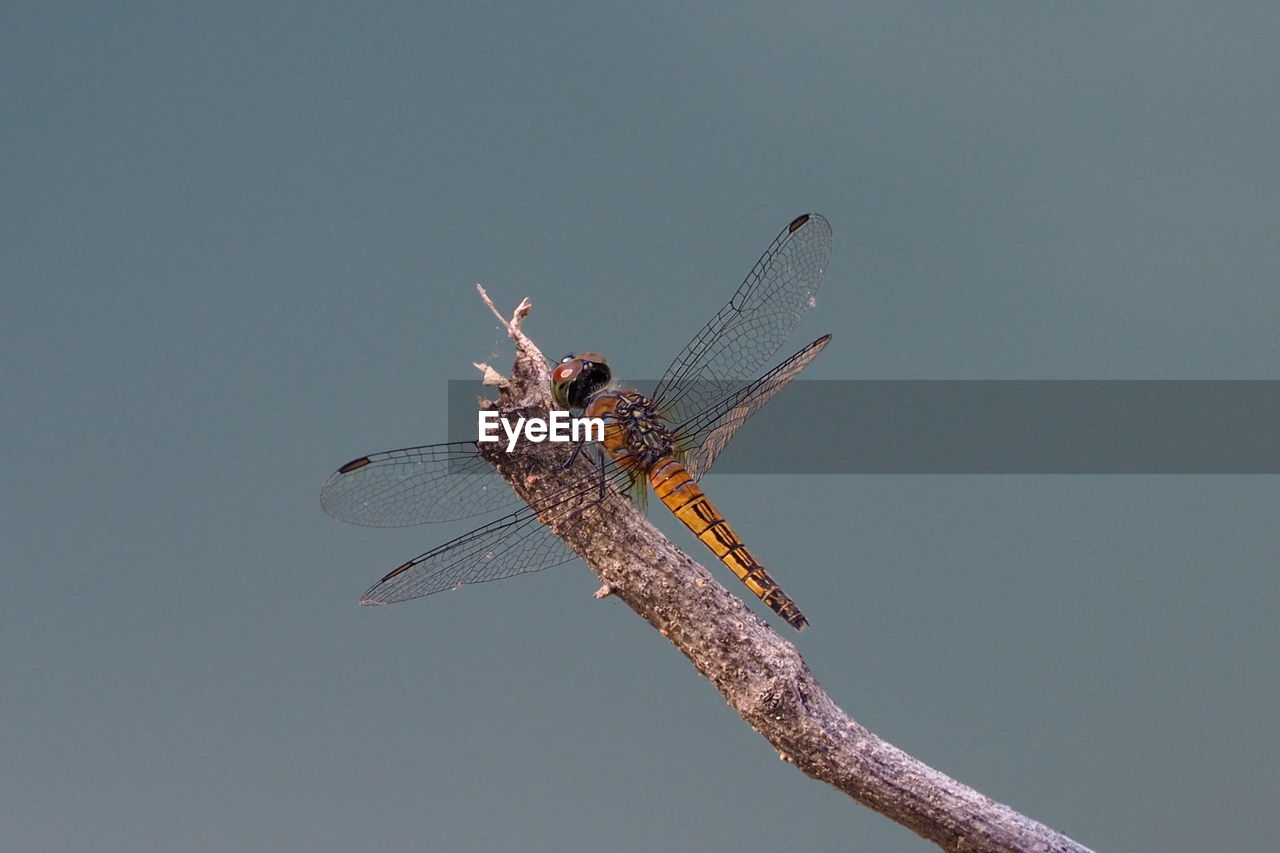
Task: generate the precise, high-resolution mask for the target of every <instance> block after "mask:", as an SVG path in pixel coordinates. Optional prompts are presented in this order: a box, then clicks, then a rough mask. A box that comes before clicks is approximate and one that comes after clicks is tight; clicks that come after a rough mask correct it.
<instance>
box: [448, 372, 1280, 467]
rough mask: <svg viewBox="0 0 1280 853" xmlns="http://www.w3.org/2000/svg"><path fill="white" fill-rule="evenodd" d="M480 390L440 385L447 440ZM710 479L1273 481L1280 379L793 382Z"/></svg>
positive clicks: (458, 433)
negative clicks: (1145, 477) (1209, 477)
mask: <svg viewBox="0 0 1280 853" xmlns="http://www.w3.org/2000/svg"><path fill="white" fill-rule="evenodd" d="M654 384H655V383H653V382H648V383H634V384H630V385H629V386H628V387H633V388H637V389H639V390H641V391H647V390H651V389H652V388H653V386H654ZM734 387H736V386H726V393H727V392H728V391H729V390H732V389H733V388H734ZM482 390H484V389H482V388H481V386H480V384H479V383H478V382H462V381H454V382H450V383H449V427H450V439H451V440H464V439H471V440H474V439H475V436H476V403H475V401H476V398H477V397H478V396H481V392H482ZM491 393H492V392H490V394H491ZM714 472H715V473H717V474H1278V473H1280V381H1274V380H1204V381H1201V380H1173V381H1169V380H848V381H823V380H813V381H807V380H797V381H795V382H793V383H792V384H791V385H789V386H788V387H787V388H786V390H784V391H783V392H782V393H781V394H779V395H778V397H777V398H776V399H775V400H773V401H772V402H771V403H769V405H767V406H765V407H764V408H763V409H761V410H760V411H759V412H758V413H756V414H755V415H754V416H753V417H752V418H751V420H750V421H749V422H748V423H747V424H745V425H744V426H743V427H742V429H741V430H740V431H739V432H738V433H737V434H736V435H735V436H734V438H733V441H732V442H731V443H730V444H729V446H728V448H727V449H726V450H725V451H724V453H723V454H721V456H720V457H719V458H718V459H717V461H716V464H715V468H714Z"/></svg>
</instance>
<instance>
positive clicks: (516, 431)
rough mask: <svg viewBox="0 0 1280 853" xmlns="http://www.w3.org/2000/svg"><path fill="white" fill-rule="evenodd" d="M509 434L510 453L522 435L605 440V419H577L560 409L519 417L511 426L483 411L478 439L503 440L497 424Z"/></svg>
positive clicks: (541, 437) (553, 439)
mask: <svg viewBox="0 0 1280 853" xmlns="http://www.w3.org/2000/svg"><path fill="white" fill-rule="evenodd" d="M499 424H501V426H502V431H503V432H505V433H506V434H507V452H508V453H510V452H511V451H513V450H515V449H516V442H517V441H518V440H519V438H520V436H521V435H522V434H523V435H524V437H525V438H526V439H528V440H529V441H535V442H537V441H572V442H574V443H575V444H576V443H579V442H582V441H604V419H603V418H575V417H573V416H572V415H571V414H569V413H568V412H565V411H561V410H557V411H554V412H552V413H551V417H550V418H516V422H515V424H514V425H512V423H511V421H510V420H508V419H507V418H504V417H502V416H500V415H499V414H498V413H497V412H481V413H480V420H479V431H478V437H477V439H476V440H477V441H501V440H502V436H501V435H499V434H498V426H499Z"/></svg>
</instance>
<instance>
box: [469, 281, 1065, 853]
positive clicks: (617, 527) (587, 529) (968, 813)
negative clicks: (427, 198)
mask: <svg viewBox="0 0 1280 853" xmlns="http://www.w3.org/2000/svg"><path fill="white" fill-rule="evenodd" d="M477 288H478V289H479V290H480V293H481V296H482V298H483V299H484V301H485V303H486V304H487V305H489V307H490V309H491V310H493V311H494V314H495V315H497V316H498V317H499V319H500V320H501V321H502V322H503V324H504V325H505V326H506V327H507V332H508V334H509V335H510V336H511V338H512V339H513V340H514V341H515V342H516V350H517V352H516V361H515V365H514V368H513V370H512V374H511V376H510V377H496V378H495V379H494V381H495V382H496V384H497V385H498V387H499V388H500V389H501V398H500V400H499V402H498V407H499V408H500V409H502V410H503V411H510V410H512V409H521V410H527V409H531V410H533V411H532V412H531V413H537V412H538V411H540V412H541V413H542V415H544V416H545V414H546V410H547V408H548V406H549V404H550V394H549V390H548V389H549V375H550V374H549V368H548V365H547V361H546V358H545V357H544V356H543V355H542V353H541V352H540V351H539V350H538V348H537V347H536V346H534V344H533V342H532V341H530V340H529V338H528V337H526V336H525V335H524V333H523V332H522V331H521V330H520V324H521V321H522V320H523V319H524V317H525V316H526V315H527V314H528V313H529V308H530V305H529V302H528V300H525V301H524V302H522V303H521V304H520V307H519V308H517V309H516V311H515V313H514V315H513V316H512V318H511V319H510V320H506V319H505V318H503V317H502V316H501V315H500V314H498V312H497V310H496V309H494V308H493V303H492V302H490V301H489V298H488V296H487V295H486V294H485V293H484V289H483V288H481V287H480V286H479V285H477ZM477 367H482V368H487V366H485V365H477ZM487 369H488V372H489V374H492V373H493V371H492V368H487ZM513 459H518V457H512V456H510V455H508V454H505V453H495V454H492V455H490V461H492V462H493V463H494V465H495V467H497V469H498V471H499V472H500V473H501V474H502V476H503V477H504V478H505V479H506V480H507V481H508V482H509V483H511V485H512V487H513V488H514V489H515V490H516V492H517V493H518V494H520V496H521V497H522V498H525V499H526V500H531V499H533V500H536V499H537V498H538V497H539V496H542V495H547V494H552V493H553V492H554V490H556V489H558V488H561V487H563V486H565V485H567V484H568V483H569V482H571V481H572V480H574V479H575V478H576V477H578V476H581V473H582V471H583V469H582V468H581V467H579V466H580V465H584V464H586V465H589V463H586V462H585V460H583V459H579V460H578V465H575V467H574V468H572V469H568V470H565V471H554V472H552V473H551V474H549V475H546V476H540V477H530V476H529V472H528V469H527V467H524V466H521V465H519V464H518V463H516V462H514V461H513ZM575 472H577V473H575ZM591 515H592V516H593V518H592V523H591V524H560V525H556V526H555V532H556V533H557V534H558V535H559V536H561V538H563V539H564V540H565V541H566V542H567V543H568V544H569V546H570V547H572V548H573V550H574V551H575V552H577V554H578V555H579V556H581V557H582V559H583V560H584V561H585V562H586V564H587V565H588V566H589V567H590V568H591V570H592V571H594V572H595V573H596V574H597V575H599V576H600V579H601V580H602V581H603V582H604V586H603V587H602V588H601V590H600V591H599V592H597V597H601V596H603V595H608V594H612V595H614V596H616V597H618V598H619V599H621V600H622V601H623V602H625V603H626V604H627V606H628V607H630V608H631V609H632V610H634V611H635V612H636V613H638V614H639V615H640V616H641V617H642V618H643V619H644V620H645V621H646V622H648V623H649V624H650V625H652V626H653V627H654V628H656V629H657V630H658V632H659V633H661V634H662V635H663V636H664V637H666V638H667V639H668V640H670V641H671V642H672V643H673V644H674V645H675V646H676V648H678V649H679V650H680V651H681V652H682V653H683V654H684V655H685V656H686V657H687V658H689V660H690V661H691V662H692V663H693V665H694V667H695V668H696V669H697V670H698V672H700V673H702V675H703V676H705V677H706V678H707V679H708V680H709V681H710V682H711V683H712V684H714V685H715V687H716V689H717V690H719V691H720V693H721V695H723V696H724V697H725V700H726V701H727V702H728V703H729V705H730V706H731V707H732V708H733V709H734V710H735V711H737V712H738V714H739V716H741V717H742V719H743V720H745V721H746V723H747V724H748V725H749V726H751V728H753V729H755V730H756V731H757V732H759V733H760V735H761V736H763V737H764V738H765V739H766V740H767V741H769V743H770V744H772V745H773V747H774V748H775V749H776V750H777V751H778V754H779V756H780V757H781V758H783V759H784V760H786V761H789V762H791V763H793V764H794V765H795V766H796V767H797V768H799V769H800V770H801V771H802V772H804V773H805V774H806V775H808V776H811V777H813V778H814V779H818V780H820V781H822V782H826V783H827V784H829V785H833V786H835V787H836V788H838V789H840V790H841V791H843V792H844V793H846V794H848V795H849V796H850V797H852V798H853V799H855V800H857V801H858V802H859V803H862V804H863V805H865V806H867V807H868V808H871V809H874V810H875V811H877V812H879V813H880V814H882V815H884V816H885V817H888V818H890V819H891V820H894V821H896V822H897V823H900V824H902V825H903V826H905V827H907V828H908V829H910V830H912V831H913V832H915V833H917V834H919V835H920V836H922V837H923V838H926V839H928V840H930V841H933V842H935V843H936V844H937V845H938V846H939V847H941V848H942V849H944V850H952V851H1044V852H1045V853H1049V851H1054V853H1059V852H1060V853H1067V852H1068V851H1070V852H1071V853H1089V851H1088V848H1086V847H1084V846H1082V845H1080V844H1077V843H1076V842H1074V841H1072V840H1071V839H1070V838H1067V837H1066V836H1064V835H1062V834H1060V833H1058V832H1055V831H1054V830H1052V829H1050V828H1048V827H1047V826H1044V825H1043V824H1041V823H1038V822H1036V821H1034V820H1032V819H1030V818H1028V817H1026V816H1024V815H1022V814H1019V813H1018V812H1016V811H1014V810H1013V809H1011V808H1009V807H1008V806H1005V805H1003V804H1001V803H997V802H995V801H994V800H992V799H991V798H989V797H986V796H984V795H983V794H981V793H979V792H977V791H975V790H973V789H972V788H970V787H968V786H966V785H963V784H961V783H960V782H957V781H956V780H955V779H952V778H950V777H949V776H947V775H945V774H943V773H940V772H939V771H937V770H934V769H933V768H932V767H929V766H928V765H926V764H924V763H922V762H920V761H919V760H917V759H915V758H913V757H912V756H910V755H908V754H907V753H905V752H903V751H902V750H900V749H898V748H897V747H895V746H893V745H892V744H889V743H887V742H885V741H884V740H882V739H880V738H879V737H877V736H876V735H874V734H872V733H871V732H870V731H868V730H867V729H866V728H864V727H863V726H861V725H860V724H859V723H857V722H856V721H855V720H853V719H851V718H850V717H849V716H848V715H847V714H845V712H844V711H843V710H841V709H840V707H839V706H837V705H836V703H835V702H834V701H833V700H832V699H831V697H830V696H828V695H827V693H826V691H825V690H823V689H822V686H821V685H820V684H818V681H817V679H816V678H815V677H814V675H813V673H812V672H811V671H810V669H809V667H808V665H807V664H806V663H805V662H804V659H803V658H801V657H800V654H799V652H797V651H796V648H795V646H793V645H792V644H791V643H790V642H789V641H788V640H786V639H784V638H783V637H781V636H779V635H778V634H777V633H775V632H774V631H773V629H772V628H770V627H769V626H768V625H767V624H766V623H765V622H763V621H762V620H761V619H760V618H758V617H757V616H756V615H755V614H754V613H753V612H752V611H751V610H750V609H749V608H748V607H747V606H746V605H745V604H744V603H743V602H742V601H741V600H740V599H739V598H738V597H736V596H735V595H733V594H732V593H730V592H729V591H728V590H727V589H725V587H724V586H722V585H721V584H720V583H719V582H718V581H717V580H716V579H715V578H714V577H712V576H711V574H710V573H709V572H708V571H707V570H706V569H705V568H703V567H702V566H700V565H699V564H698V563H696V562H694V561H693V560H692V559H691V558H690V557H688V556H687V555H686V554H684V553H683V552H682V551H680V550H679V549H678V548H676V546H675V545H673V544H672V543H671V542H670V541H669V540H668V539H667V538H666V537H665V536H664V535H663V534H662V533H661V532H660V531H659V530H658V529H657V528H655V527H654V526H653V525H651V524H650V523H649V521H648V520H647V519H645V518H644V516H642V515H640V514H639V513H637V512H635V511H634V510H633V509H632V508H631V507H630V505H629V504H628V502H627V501H626V500H625V499H623V498H622V497H621V496H618V495H615V494H612V493H611V494H610V495H609V496H608V498H606V500H605V502H604V504H603V505H601V506H598V507H597V508H596V509H595V510H593V511H592V513H591Z"/></svg>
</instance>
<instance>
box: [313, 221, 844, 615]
mask: <svg viewBox="0 0 1280 853" xmlns="http://www.w3.org/2000/svg"><path fill="white" fill-rule="evenodd" d="M830 257H831V226H830V224H829V223H828V222H827V220H826V219H824V218H823V217H822V216H820V215H819V214H816V213H808V214H805V215H803V216H799V217H797V218H796V219H794V220H792V221H791V222H790V223H789V224H788V225H787V226H786V227H785V228H784V229H783V230H782V232H781V233H779V234H778V236H777V237H776V238H775V239H774V240H773V242H772V243H770V245H769V247H768V248H767V249H766V250H765V251H764V254H762V255H761V256H760V259H759V260H758V261H757V262H756V263H755V265H754V266H753V267H752V269H751V271H750V272H749V273H748V274H747V277H746V278H745V279H744V280H743V282H742V284H741V285H740V286H739V287H738V289H737V291H736V292H735V293H734V294H733V297H732V298H731V299H730V300H729V302H728V303H727V304H726V305H725V306H724V307H723V308H721V309H720V310H719V311H718V312H717V313H716V315H715V316H714V317H712V318H711V320H710V321H708V322H707V324H706V325H705V326H703V327H702V329H701V330H700V331H699V332H698V333H697V334H696V335H695V336H694V337H693V339H692V340H690V341H689V343H688V344H687V345H685V346H684V348H683V349H681V350H680V352H679V353H677V355H676V356H675V357H674V358H673V359H672V361H671V364H670V366H669V367H668V368H667V370H666V372H665V373H664V374H663V376H662V379H661V380H660V381H659V383H658V385H657V387H656V389H655V390H654V392H653V393H652V394H651V395H648V396H646V395H642V394H639V393H636V392H634V391H627V390H624V389H622V388H620V387H618V386H617V385H615V383H614V382H613V381H612V379H613V377H612V370H611V368H610V367H609V364H608V362H607V361H606V360H605V358H604V357H603V356H601V355H599V354H597V353H579V354H576V355H574V354H570V355H566V356H565V357H564V358H563V359H561V360H560V362H559V363H558V364H556V365H555V366H554V369H553V370H552V372H551V384H552V388H551V392H552V398H553V400H554V401H555V403H556V405H557V406H558V407H560V408H562V409H568V410H570V411H579V412H582V413H584V414H585V416H587V417H599V418H602V419H603V420H604V423H605V429H604V437H603V441H599V442H596V443H594V444H593V445H592V452H593V453H594V456H595V464H594V465H592V466H589V467H588V466H579V468H577V469H573V470H574V471H578V470H584V469H585V470H586V471H589V472H590V473H582V474H574V476H571V477H570V478H569V480H570V482H569V484H568V485H562V486H560V487H558V488H557V489H555V490H553V491H552V492H551V493H550V494H547V495H543V496H541V497H538V498H536V499H534V500H533V501H532V502H531V503H526V502H525V501H524V499H522V498H520V497H519V496H518V495H517V494H516V493H515V491H513V490H512V488H511V487H510V486H509V485H508V484H507V483H506V481H504V480H503V479H502V477H501V476H500V475H499V474H498V473H497V470H496V469H495V468H494V466H493V465H492V464H491V462H490V461H489V459H488V458H486V453H490V454H491V453H492V452H493V451H492V448H493V445H491V444H490V445H487V447H488V448H490V450H488V451H486V450H485V449H484V448H483V447H482V446H481V444H479V443H478V442H475V441H462V442H449V443H445V444H432V445H426V446H422V447H409V448H403V449H399V450H390V451H386V452H383V453H374V454H370V455H367V456H361V457H359V458H357V459H353V460H352V461H350V462H348V463H347V464H345V465H343V466H342V467H341V468H339V469H338V470H337V471H336V472H335V473H334V474H333V476H332V477H330V478H329V481H328V482H327V483H325V485H324V487H323V488H322V490H321V493H320V502H321V506H322V507H323V508H324V510H325V511H326V512H327V513H328V514H329V515H331V516H333V517H334V518H337V519H339V520H342V521H346V522H350V523H352V524H359V525H364V526H368V527H401V526H409V525H415V524H423V523H428V522H441V521H453V520H458V519H465V518H472V517H476V516H479V515H484V514H493V513H498V512H502V511H504V510H510V511H507V512H505V514H503V515H500V516H499V517H497V518H495V519H493V520H492V521H489V522H488V523H486V524H483V525H482V526H480V527H478V528H476V529H475V530H472V531H471V532H470V533H466V534H463V535H462V536H459V537H457V538H456V539H453V540H451V541H449V542H446V543H445V544H443V545H440V546H438V547H436V548H433V549H432V550H430V551H427V552H426V553H424V554H420V555H419V556H417V557H415V558H413V559H412V560H409V561H407V562H405V563H403V564H402V565H400V566H398V567H397V568H395V569H393V570H392V571H391V572H389V573H388V574H387V575H386V576H385V577H383V578H382V579H381V580H380V581H378V582H377V583H376V584H374V585H373V586H372V587H370V588H369V590H368V591H367V592H366V593H365V594H364V596H363V598H362V599H361V604H391V603H395V602H399V601H406V600H409V599H413V598H419V597H421V596H426V595H431V594H433V593H436V592H440V591H443V590H446V589H454V588H457V587H459V586H462V585H464V584H474V583H482V582H486V581H494V580H500V579H502V578H507V577H512V576H515V575H518V574H523V573H527V572H535V571H540V570H542V569H546V568H549V567H551V566H556V565H559V564H561V563H565V562H568V561H569V560H572V559H575V558H576V556H577V555H576V554H575V553H574V552H573V551H572V550H570V548H569V547H568V545H566V544H565V543H564V542H563V540H561V539H560V538H559V537H558V536H556V535H555V532H554V530H553V528H556V527H557V526H559V525H560V524H562V523H564V522H567V521H572V522H574V523H584V522H585V523H590V519H591V515H592V513H593V512H594V511H596V509H597V508H599V507H600V506H601V505H602V503H603V496H604V494H605V492H606V490H609V489H613V490H616V491H618V492H621V493H623V494H625V495H627V496H628V497H629V498H630V500H631V501H632V503H633V504H634V505H635V506H636V507H637V508H638V509H640V510H641V511H643V509H644V507H645V504H646V498H647V493H648V492H647V490H648V488H652V489H653V491H654V493H655V494H656V495H657V497H658V499H659V500H660V501H661V502H662V503H663V504H665V505H666V506H667V507H668V508H669V509H670V510H671V511H672V513H674V515H675V516H676V518H677V519H679V520H680V521H681V522H682V523H683V524H685V526H687V527H688V528H689V530H690V531H691V532H692V533H693V534H694V536H696V537H697V538H698V539H699V540H700V541H701V542H703V543H704V544H705V545H706V546H707V547H708V548H710V549H711V551H712V553H713V554H715V556H716V557H717V558H718V559H719V560H720V561H721V562H722V563H724V565H725V566H727V567H728V569H729V570H730V571H731V572H733V574H734V575H736V576H737V577H738V578H739V579H740V580H741V581H742V582H743V583H744V584H745V585H746V586H747V588H748V589H749V590H750V591H751V592H752V593H753V594H755V595H756V596H757V597H758V598H759V599H760V600H761V601H763V602H764V603H765V604H766V605H768V607H769V608H770V609H772V610H773V612H774V613H776V614H777V615H778V616H779V617H781V618H782V619H783V620H784V621H785V622H787V623H788V624H789V625H791V626H792V627H794V628H796V629H797V630H803V629H804V627H805V626H806V625H807V624H808V620H806V619H805V617H804V615H803V614H802V613H801V612H800V609H799V608H798V607H797V606H796V604H795V602H794V601H792V600H791V598H790V597H789V596H788V595H787V594H786V593H785V592H783V591H782V588H781V587H780V586H779V585H778V584H777V582H775V581H774V580H773V578H772V576H771V575H770V574H769V572H768V571H766V569H765V568H764V566H763V565H762V564H761V563H760V561H759V560H758V559H757V558H756V557H755V555H754V554H753V553H752V552H751V551H750V550H749V549H748V548H747V546H746V544H745V543H744V542H743V540H742V538H741V537H740V536H739V535H738V534H737V532H736V531H734V529H733V528H732V527H730V526H729V524H728V522H727V521H726V520H725V518H724V516H723V514H721V512H720V511H719V510H718V509H717V508H716V507H715V505H714V504H712V503H711V501H710V499H708V498H707V496H706V494H705V493H704V492H703V490H702V488H701V487H700V486H699V485H698V482H699V481H700V480H701V479H702V477H703V476H704V475H705V474H706V473H707V472H708V471H709V470H710V469H711V467H712V464H713V463H714V462H715V460H716V458H717V456H718V455H719V454H720V453H721V451H723V450H724V448H725V446H726V445H727V444H728V443H729V440H730V439H731V438H732V437H733V435H734V434H735V433H736V432H737V431H738V429H740V428H741V427H742V425H743V424H744V423H745V422H746V421H747V419H748V418H750V417H751V415H752V414H754V413H755V412H756V411H758V410H759V409H760V408H761V407H762V406H764V405H765V404H766V403H768V402H769V401H770V400H771V399H773V397H774V396H775V395H777V394H778V393H779V392H780V391H781V390H782V389H783V388H784V387H785V386H786V385H787V384H788V383H789V382H790V381H791V380H792V379H794V378H795V377H796V376H797V375H798V374H799V373H800V371H801V370H803V369H804V368H805V367H806V366H807V365H808V364H809V363H810V362H811V361H812V360H813V359H814V358H815V357H816V356H817V355H818V353H820V352H821V351H822V350H823V348H824V347H826V345H827V343H828V342H829V341H830V340H831V336H830V335H824V336H822V337H820V338H818V339H817V340H815V341H813V342H812V343H810V344H808V345H807V346H805V347H803V348H802V349H800V350H799V351H798V352H796V353H795V354H794V355H792V356H791V357H789V358H787V359H785V360H784V361H782V362H781V363H779V364H777V365H776V366H775V367H773V368H772V369H770V370H768V371H767V372H765V373H763V374H762V375H759V376H757V375H756V374H757V373H758V372H759V371H761V370H762V369H763V368H764V367H765V365H766V364H767V363H768V362H769V361H770V360H771V359H772V358H773V356H774V355H775V353H777V351H778V350H779V349H780V348H781V346H782V345H783V344H784V343H785V342H786V340H787V338H788V337H789V336H790V334H791V332H792V330H793V329H794V328H795V325H796V323H797V322H798V321H799V319H800V317H801V316H802V315H804V313H805V312H807V311H808V310H809V309H810V308H812V307H813V306H814V305H815V304H816V297H817V293H818V289H819V287H820V286H821V283H822V277H823V274H824V272H825V271H826V268H827V264H828V262H829V260H830ZM753 377H755V378H753ZM530 447H531V445H528V444H525V445H522V446H521V447H517V448H516V450H515V451H514V452H516V453H525V454H527V455H528V459H527V460H525V461H527V463H528V465H527V468H528V470H530V471H537V470H539V469H542V470H546V468H547V467H548V466H557V467H559V468H560V469H564V468H565V467H566V465H567V463H566V462H565V461H564V460H563V459H560V460H559V461H551V460H549V459H548V458H547V456H546V454H545V453H542V454H539V453H536V452H535V451H534V450H531V449H530ZM580 448H581V446H579V447H578V448H575V450H574V452H573V454H572V455H571V457H570V458H573V457H576V456H577V451H578V450H579V449H580ZM512 507H516V508H515V509H514V510H512V509H511V508H512Z"/></svg>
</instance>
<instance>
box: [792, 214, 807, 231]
mask: <svg viewBox="0 0 1280 853" xmlns="http://www.w3.org/2000/svg"><path fill="white" fill-rule="evenodd" d="M808 221H809V214H807V213H806V214H804V215H803V216H797V217H796V218H795V219H793V220H791V224H790V225H788V226H787V233H788V234H791V233H794V232H795V230H796V229H797V228H799V227H800V226H801V225H804V224H805V223H806V222H808Z"/></svg>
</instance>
